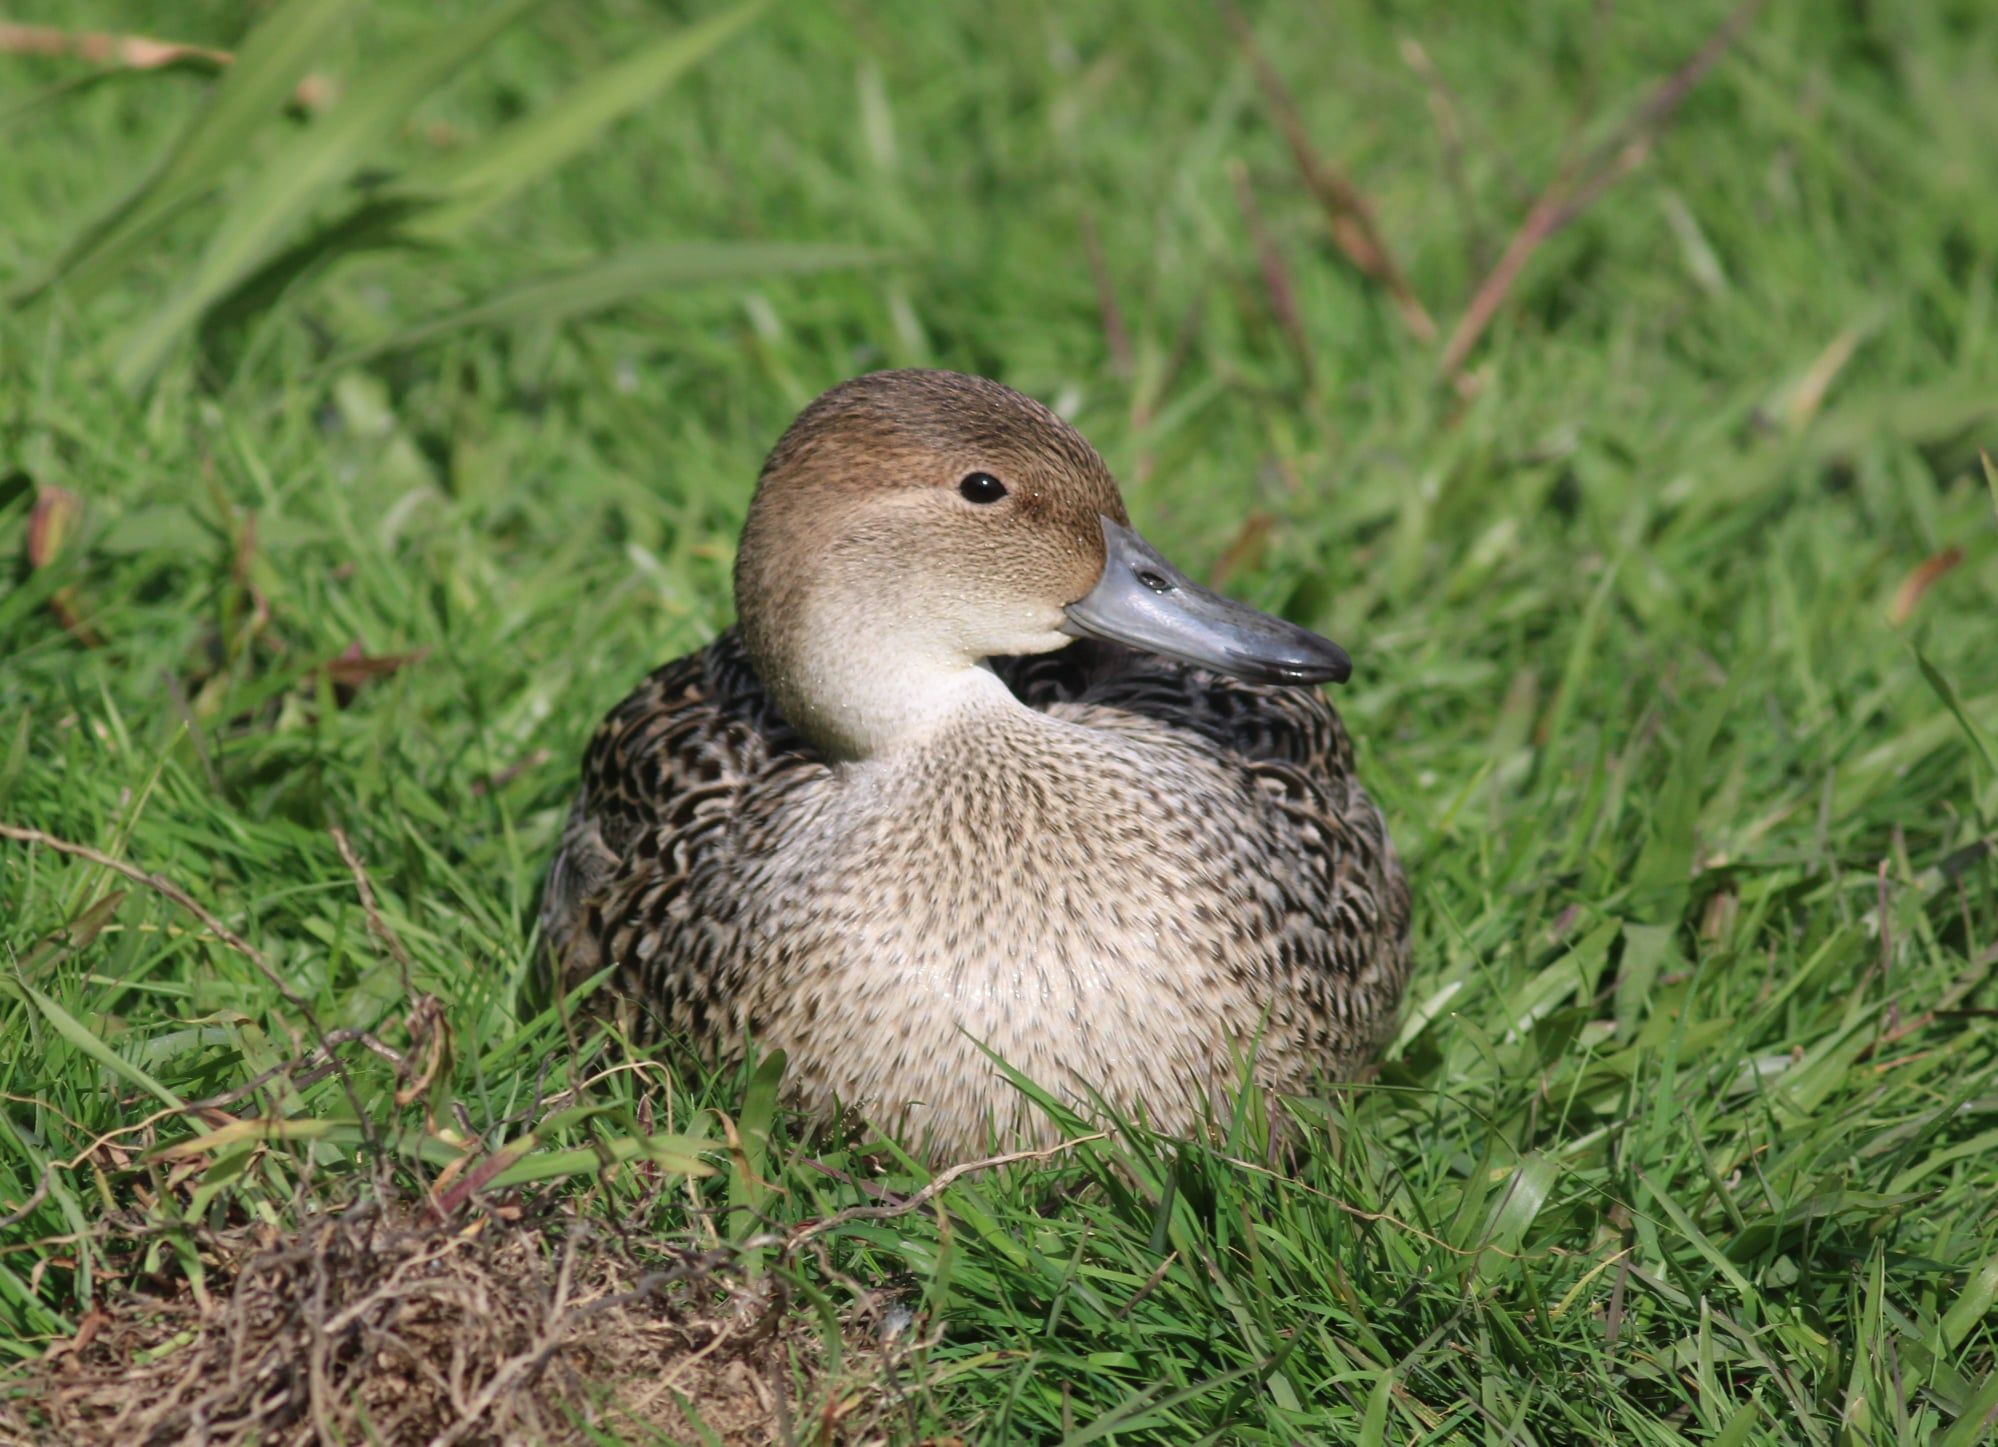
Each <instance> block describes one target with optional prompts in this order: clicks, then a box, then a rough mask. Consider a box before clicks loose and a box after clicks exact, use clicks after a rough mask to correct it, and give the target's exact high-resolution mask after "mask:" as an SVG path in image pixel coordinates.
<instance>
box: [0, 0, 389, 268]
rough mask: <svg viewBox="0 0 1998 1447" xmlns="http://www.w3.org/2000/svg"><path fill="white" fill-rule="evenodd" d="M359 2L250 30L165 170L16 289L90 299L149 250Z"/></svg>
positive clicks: (337, 1) (285, 13) (301, 4)
mask: <svg viewBox="0 0 1998 1447" xmlns="http://www.w3.org/2000/svg"><path fill="white" fill-rule="evenodd" d="M353 9H354V0H290V3H288V4H283V5H280V6H279V7H278V8H277V9H276V10H275V11H273V12H272V13H271V14H270V15H269V17H268V18H266V19H265V20H264V22H263V24H261V25H259V26H258V27H257V28H256V29H255V30H253V31H251V32H250V35H249V37H248V38H247V39H246V40H245V41H244V42H243V45H242V47H241V49H240V50H239V52H238V54H237V58H236V64H235V65H234V66H232V67H230V69H229V70H228V72H227V73H226V74H225V75H224V76H223V77H222V79H221V81H220V82H219V83H218V84H217V85H216V87H215V90H214V93H213V95H212V96H211V97H210V99H209V102H208V104H207V105H206V106H204V107H203V108H202V110H201V111H200V113H199V114H197V115H196V116H195V117H194V119H193V120H192V121H190V122H189V123H188V125H187V127H186V128H185V129H184V130H182V132H181V133H180V137H179V139H178V140H176V141H175V143H174V146H173V149H172V150H171V151H170V152H168V154H167V157H166V159H165V161H163V162H162V163H161V165H160V167H159V169H158V170H157V171H155V172H154V173H153V174H152V175H151V176H149V177H148V178H147V179H146V180H144V181H143V182H141V183H140V184H139V186H138V187H137V188H136V189H135V190H133V191H132V192H131V194H129V195H128V196H127V197H126V198H125V199H124V200H123V201H121V202H119V203H118V204H117V205H116V206H115V207H113V208H112V210H111V212H110V213H109V214H108V215H106V216H105V217H104V218H103V219H102V220H100V221H98V222H96V223H94V224H93V225H90V226H87V227H85V228H84V230H83V231H82V232H81V233H80V234H79V235H78V236H77V237H76V238H75V239H74V240H73V241H72V242H71V243H70V244H69V246H68V247H66V248H65V249H64V251H63V253H62V255H61V256H60V257H58V258H57V259H56V261H55V262H53V263H52V264H51V265H50V266H49V268H48V270H47V271H46V272H45V273H44V274H43V275H41V276H40V277H38V278H37V279H35V280H34V281H31V282H30V283H28V284H27V285H26V286H25V287H23V288H21V289H20V291H19V292H17V293H16V297H15V299H16V300H17V301H27V300H31V299H32V298H34V297H36V296H38V295H40V294H41V293H42V292H44V291H46V290H47V289H48V288H49V287H51V286H55V285H60V286H61V287H62V288H63V290H64V292H65V293H66V294H67V295H68V296H69V297H70V298H71V299H72V300H74V301H78V302H81V301H87V300H89V299H90V298H91V297H93V296H95V295H97V293H98V292H100V291H102V290H103V288H104V287H105V285H106V284H107V283H109V282H110V281H111V280H112V279H113V278H115V277H116V276H117V275H118V274H119V273H120V272H121V271H123V270H124V269H125V268H126V267H128V266H130V265H131V264H132V263H133V262H134V261H136V260H138V259H139V258H140V257H141V256H142V255H144V254H145V251H146V247H147V243H148V242H149V241H150V240H151V239H152V237H153V236H154V235H155V234H156V233H157V232H158V231H159V229H160V228H161V227H162V226H164V225H165V224H166V223H167V222H168V221H169V220H171V219H172V218H173V216H174V215H175V214H176V213H178V212H179V211H180V209H181V208H182V207H183V206H185V205H187V204H188V203H189V202H190V201H192V200H193V199H194V198H195V197H196V196H198V195H200V194H201V193H202V192H204V191H207V190H209V189H211V188H213V187H214V186H215V185H216V183H217V182H218V181H219V180H220V179H221V177H222V175H223V173H224V172H226V171H227V170H228V169H229V168H230V167H231V166H233V165H234V164H236V162H237V161H239V160H240V159H241V158H242V155H243V140H244V137H245V136H247V135H248V134H249V133H250V132H251V131H253V130H254V129H255V128H256V126H257V124H258V123H259V122H260V121H262V120H263V119H264V118H265V117H267V116H269V115H271V114H273V113H275V112H277V111H279V110H281V109H282V108H283V107H284V105H285V103H286V101H287V100H288V99H289V98H290V96H291V93H292V90H293V88H294V87H295V86H296V85H297V83H298V80H299V77H300V76H302V75H304V74H305V72H306V70H307V68H308V67H309V66H310V65H311V64H312V63H313V61H314V60H316V59H318V58H319V57H320V56H321V55H322V54H323V53H324V51H325V49H326V45H327V42H328V40H329V39H330V38H331V36H332V34H333V32H334V30H335V29H336V28H337V27H338V26H339V24H340V23H341V21H343V20H345V19H346V17H347V15H348V14H349V13H350V12H351V11H352V10H353Z"/></svg>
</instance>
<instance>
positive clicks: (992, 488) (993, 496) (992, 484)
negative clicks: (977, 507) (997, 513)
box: [957, 472, 1006, 503]
mask: <svg viewBox="0 0 1998 1447" xmlns="http://www.w3.org/2000/svg"><path fill="white" fill-rule="evenodd" d="M957 490H958V491H959V492H961V493H963V494H964V500H965V501H966V502H978V503H985V502H997V501H999V499H1000V498H1002V497H1004V496H1005V495H1006V484H1005V483H1003V482H1001V481H1000V480H999V479H998V478H996V477H994V476H993V475H992V474H991V473H989V472H974V473H971V474H970V475H968V476H967V477H966V478H965V479H964V481H963V482H960V483H959V484H958V485H957Z"/></svg>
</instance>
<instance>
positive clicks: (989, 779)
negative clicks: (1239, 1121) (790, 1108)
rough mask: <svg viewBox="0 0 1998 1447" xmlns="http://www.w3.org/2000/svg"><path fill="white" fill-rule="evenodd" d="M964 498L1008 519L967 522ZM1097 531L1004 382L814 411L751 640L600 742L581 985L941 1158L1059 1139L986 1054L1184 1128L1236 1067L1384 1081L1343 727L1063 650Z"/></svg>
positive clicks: (899, 393) (1266, 1076) (582, 909)
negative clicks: (764, 1067)
mask: <svg viewBox="0 0 1998 1447" xmlns="http://www.w3.org/2000/svg"><path fill="white" fill-rule="evenodd" d="M971 470H978V471H983V472H989V473H991V474H993V475H996V476H997V477H1000V478H1003V479H1005V480H1006V485H1007V487H1008V489H1009V490H1010V491H1009V495H1008V497H1007V498H1006V500H1005V504H1004V506H1002V507H999V508H991V507H976V506H973V505H972V504H970V503H969V502H966V501H965V500H964V499H962V498H959V497H957V496H956V495H955V485H956V480H957V479H958V478H959V477H960V476H962V475H963V474H965V473H966V472H968V471H971ZM1099 519H1108V520H1110V521H1112V522H1115V523H1122V522H1123V520H1124V519H1123V509H1122V504H1121V502H1120V501H1119V500H1118V498H1117V495H1116V491H1115V488H1114V485H1113V484H1111V482H1110V480H1109V476H1108V473H1107V471H1106V470H1105V469H1104V468H1103V466H1102V463H1101V462H1100V460H1098V459H1097V458H1096V455H1095V453H1094V452H1093V451H1091V450H1090V449H1089V448H1088V445H1087V444H1086V443H1085V442H1083V441H1082V440H1081V438H1080V437H1079V436H1078V435H1077V434H1076V433H1074V431H1073V429H1070V428H1068V427H1067V425H1066V424H1065V423H1062V422H1060V421H1059V419H1056V418H1055V417H1054V416H1053V415H1052V414H1050V413H1048V412H1047V411H1046V410H1045V409H1043V408H1041V407H1040V406H1039V405H1038V404H1036V403H1033V402H1031V401H1029V400H1028V399H1026V398H1024V397H1020V396H1019V395H1018V394H1016V393H1013V392H1010V391H1008V390H1007V389H1005V388H1002V387H999V386H998V385H997V384H994V383H989V382H983V381H980V380H978V379H973V378H963V377H957V376H954V375H953V374H949V373H885V374H876V375H875V376H873V377H868V378H862V379H859V380H858V381H856V382H853V383H848V384H846V385H845V386H844V387H843V388H837V389H835V390H834V391H833V392H832V393H829V394H827V396H826V397H825V398H822V399H821V400H820V402H818V403H816V404H814V407H813V408H812V409H808V410H807V412H806V413H805V414H804V415H803V416H802V417H801V418H800V419H799V421H798V423H796V424H794V426H793V428H792V429H791V431H790V432H789V433H787V434H786V437H785V439H784V440H783V441H782V442H780V443H779V445H778V448H777V449H776V451H774V452H773V454H772V456H771V460H770V462H769V464H767V465H766V467H765V470H764V477H763V480H762V482H761V484H760V486H759V491H758V497H757V500H756V502H755V504H754V505H753V506H752V512H751V520H750V524H749V526H748V528H747V529H746V530H745V537H744V548H743V555H742V558H741V560H740V561H739V563H738V579H737V595H738V608H739V611H740V612H741V613H742V615H743V620H744V626H743V628H742V629H741V630H734V629H732V630H730V631H729V632H728V633H726V634H724V635H723V636H722V637H721V638H719V639H717V640H716V641H715V642H714V643H713V644H711V645H710V646H709V647H707V648H705V649H703V650H701V651H699V652H697V653H694V654H691V655H689V656H688V657H686V658H682V659H680V660H678V661H676V662H674V663H671V664H669V665H667V666H666V667H664V668H662V669H660V670H659V671H658V672H656V673H654V674H653V675H652V676H651V677H650V678H649V679H647V680H646V682H645V683H644V684H643V685H641V686H640V687H639V689H638V690H636V691H635V692H634V693H633V694H632V695H631V696H630V697H629V698H627V699H626V700H625V701H624V702H623V703H622V704H620V705H619V707H618V708H617V709H615V710H614V711H613V712H612V713H611V714H610V716H609V717H608V718H607V719H606V720H605V722H604V724H603V726H602V727H601V728H600V729H599V730H598V733H597V735H596V737H595V739H594V740H593V742H592V744H591V746H590V750H589V754H588V757H587V759H586V761H585V767H584V777H583V785H582V788H581V790H580V792H579V794H578V797H577V800H576V804H575V808H574V810H573V812H572V815H571V818H570V822H569V827H568V829H567V831H566V832H565V835H564V838H563V842H562V846H561V849H560V851H559V853H558V855H557V858H556V861H555V865H554V868H553V870H552V872H551V875H550V879H549V884H548V888H547V891H546V894H545V897H544V901H543V908H542V919H543V925H544V930H545V933H546V936H547V939H548V941H549V946H550V953H551V957H552V958H553V959H554V961H555V962H556V964H557V969H558V974H559V976H560V977H561V978H562V979H564V980H567V981H573V980H575V979H577V978H580V977H582V976H584V975H587V974H591V973H594V972H596V971H597V970H600V969H602V968H603V967H605V966H606V965H614V966H616V967H617V970H616V975H615V981H616V987H617V989H618V991H619V992H620V993H621V994H623V995H624V996H625V997H627V998H629V999H631V1000H633V1001H635V1002H637V1003H639V1004H640V1005H641V1006H643V1007H644V1009H645V1011H646V1012H647V1013H648V1014H649V1016H650V1017H651V1019H652V1022H653V1025H654V1027H655V1028H656V1029H658V1030H661V1031H664V1032H670V1033H672V1034H675V1035H678V1036H681V1037H684V1038H685V1039H686V1040H688V1041H689V1042H691V1043H692V1044H694V1045H695V1046H696V1047H697V1048H699V1049H701V1050H702V1051H703V1052H704V1053H706V1054H708V1055H710V1056H715V1057H723V1058H726V1057H729V1056H731V1055H732V1054H734V1053H735V1052H737V1051H739V1050H740V1048H741V1046H742V1043H743V1041H744V1039H745V1038H746V1037H750V1036H753V1037H754V1039H755V1040H756V1041H757V1043H758V1044H759V1045H760V1046H762V1047H765V1048H769V1047H781V1048H783V1049H784V1050H786V1051H787V1052H788V1054H789V1056H790V1059H791V1070H790V1074H789V1076H788V1081H789V1088H790V1090H791V1092H792V1097H793V1099H794V1101H795V1102H796V1103H797V1104H799V1105H800V1106H802V1107H803V1108H804V1109H806V1110H807V1111H809V1112H811V1113H812V1114H814V1115H817V1116H825V1115H829V1114H830V1113H831V1111H832V1109H833V1106H834V1103H835V1101H838V1102H843V1103H844V1104H846V1105H847V1106H849V1107H852V1108H856V1109H858V1110H860V1111H862V1112H864V1113H866V1114H868V1115H870V1116H871V1117H873V1118H875V1119H877V1120H879V1121H882V1122H883V1123H886V1124H890V1125H893V1126H896V1127H898V1128H900V1129H901V1130H902V1131H903V1132H905V1133H906V1134H907V1135H908V1136H909V1137H910V1138H911V1139H912V1140H915V1141H921V1142H923V1143H925V1145H926V1148H927V1149H928V1150H929V1152H930V1153H931V1154H932V1155H934V1156H937V1157H939V1158H942V1157H949V1156H957V1155H963V1154H966V1153H970V1152H975V1151H978V1150H982V1149H984V1148H985V1147H986V1146H987V1145H988V1144H989V1143H991V1141H992V1140H994V1139H995V1137H996V1138H997V1139H999V1140H1012V1139H1019V1138H1026V1139H1035V1138H1040V1137H1042V1136H1043V1135H1044V1134H1045V1131H1044V1127H1043V1125H1042V1123H1041V1121H1040V1119H1039V1117H1038V1115H1037V1113H1036V1112H1035V1111H1034V1110H1033V1109H1032V1108H1031V1107H1030V1106H1029V1105H1028V1104H1027V1102H1026V1101H1025V1100H1024V1099H1023V1098H1022V1097H1021V1096H1020V1095H1019V1094H1018V1093H1017V1092H1016V1091H1015V1090H1014V1089H1013V1088H1012V1087H1011V1086H1010V1085H1008V1084H1007V1083H1006V1082H1005V1081H1004V1079H1003V1078H1002V1077H1001V1076H1000V1074H999V1073H998V1071H997V1069H996V1068H995V1067H994V1066H993V1064H992V1063H991V1061H990V1060H989V1059H988V1058H987V1057H986V1056H985V1055H984V1054H983V1053H982V1052H981V1051H980V1050H979V1048H978V1046H977V1045H976V1044H974V1041H976V1042H982V1043H983V1044H984V1045H985V1046H987V1047H989V1048H990V1049H991V1050H992V1051H994V1052H995V1053H997V1054H998V1055H1000V1056H1001V1057H1003V1058H1004V1059H1006V1060H1008V1061H1009V1062H1010V1063H1011V1064H1013V1065H1014V1066H1016V1067H1017V1068H1019V1069H1021V1070H1022V1071H1024V1072H1025V1073H1026V1074H1027V1075H1028V1076H1030V1077H1031V1078H1033V1079H1035V1080H1037V1081H1039V1082H1041V1083H1042V1084H1044V1085H1046V1086H1048V1087H1050V1088H1052V1089H1055V1090H1057V1091H1059V1092H1062V1093H1065V1094H1067V1095H1069V1096H1071V1097H1073V1098H1076V1099H1079V1100H1080V1099H1086V1097H1087V1094H1088V1093H1090V1092H1100V1093H1101V1094H1103V1095H1104V1096H1105V1097H1106V1098H1108V1099H1110V1100H1112V1101H1114V1102H1116V1103H1118V1104H1119V1105H1121V1106H1127V1107H1128V1106H1140V1107H1142V1108H1143V1110H1144V1111H1145V1112H1146V1114H1147V1115H1148V1116H1149V1118H1150V1119H1152V1120H1153V1121H1154V1122H1155V1123H1158V1124H1160V1125H1162V1126H1164V1127H1165V1128H1167V1129H1174V1130H1188V1129H1192V1128H1194V1127H1195V1126H1196V1125H1197V1123H1198V1120H1199V1117H1200V1113H1201V1111H1202V1109H1203V1102H1204V1100H1206V1099H1208V1098H1210V1097H1211V1096H1212V1095H1213V1094H1214V1093H1215V1092H1217V1091H1219V1090H1221V1089H1224V1088H1227V1087H1228V1086H1230V1085H1232V1083H1233V1082H1234V1081H1235V1080H1236V1079H1237V1078H1238V1069H1239V1066H1238V1061H1239V1060H1240V1059H1241V1058H1242V1056H1243V1055H1244V1053H1245V1052H1248V1051H1251V1050H1253V1052H1254V1057H1255V1062H1256V1065H1255V1068H1256V1073H1257V1076H1258V1078H1259V1079H1261V1080H1262V1081H1263V1082H1265V1083H1266V1084H1268V1085H1270V1086H1271V1087H1273V1088H1276V1089H1279V1090H1291V1091H1294V1090H1302V1089H1306V1088H1309V1087H1310V1086H1311V1085H1313V1084H1314V1083H1315V1082H1317V1081H1318V1080H1320V1079H1322V1078H1324V1077H1327V1076H1332V1075H1337V1074H1339V1073H1343V1072H1347V1071H1350V1070H1351V1069H1353V1068H1354V1067H1355V1066H1357V1065H1359V1064H1361V1063H1363V1062H1364V1061H1365V1060H1367V1059H1368V1058H1370V1056H1371V1055H1372V1054H1373V1053H1374V1052H1375V1051H1377V1049H1378V1048H1379V1045H1380V1043H1381V1041H1382V1039H1383V1037H1384V1035H1385V1033H1386V1031H1387V1030H1388V1029H1389V1028H1390V1027H1391V1024H1392V1021H1393V1018H1394V1012H1395V1007H1396V1005H1397V1002H1398V1000H1399V997H1400V994H1401V990H1402V986H1403V984H1404V981H1405V979H1406V976H1407V972H1408V892H1407V887H1406V884H1405V882H1404V880H1403V876H1402V872H1401V868H1400V865H1399V863H1398V861H1397V860H1396V858H1395V855H1394V852H1393V849H1392V847H1391V846H1390V845H1389V843H1388V840H1387V835H1386V830H1385V827H1384V825H1383V823H1382V820H1381V817H1380V814H1379V812H1378V810H1377V809H1376V808H1375V807H1374V805H1373V803H1372V801H1371V800H1370V799H1369V798H1368V797H1367V795H1366V794H1365V792H1364V791H1363V790H1362V789H1361V788H1360V787H1359V785H1358V783H1357V782H1356V781H1355V780H1354V778H1353V775H1352V753H1351V748H1350V745H1349V743H1348V741H1347V739H1346V735H1345V732H1344V730H1343V728H1342V727H1341V725H1340V723H1339V720H1338V718H1337V716H1336V715H1335V714H1334V713H1333V711H1332V709H1331V708H1330V707H1329V705H1328V704H1327V703H1326V702H1325V700H1324V698H1323V696H1322V695H1321V694H1320V693H1319V692H1318V690H1317V689H1315V688H1301V687H1292V686H1283V685H1269V684H1255V683H1245V682H1241V681H1239V680H1237V679H1233V678H1229V677H1225V676H1223V675H1220V674H1217V673H1215V672H1212V671H1210V670H1208V669H1206V668H1201V667H1196V666H1192V665H1189V664H1187V663H1183V662H1176V661H1172V660H1169V659H1166V658H1162V657H1159V656H1157V655H1155V654H1152V653H1149V652H1143V651H1138V650H1134V649H1130V648H1125V647H1121V646H1118V645H1116V644H1114V643H1109V642H1097V641H1093V640H1091V641H1083V642H1077V643H1071V642H1070V640H1069V637H1068V636H1067V634H1066V633H1065V632H1064V631H1062V612H1063V609H1064V607H1066V606H1068V605H1072V604H1075V603H1076V601H1077V600H1078V599H1080V598H1082V597H1083V596H1084V595H1085V594H1088V593H1091V592H1092V589H1094V588H1095V586H1096V584H1097V582H1098V581H1099V579H1100V578H1102V577H1103V575H1104V574H1105V568H1106V557H1105V546H1104V540H1103V539H1104V533H1103V531H1102V530H1101V529H1100V528H1099V526H1098V521H1099ZM1195 591H1197V590H1195ZM1064 645H1066V646H1064ZM1057 649H1059V650H1060V651H1055V650H1057ZM1334 651H1335V652H1336V650H1334ZM1001 653H1018V654H1023V655H1027V656H1021V657H995V656H994V655H998V654H1001ZM793 720H796V721H797V722H798V723H799V724H800V725H801V726H800V727H794V726H793Z"/></svg>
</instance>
